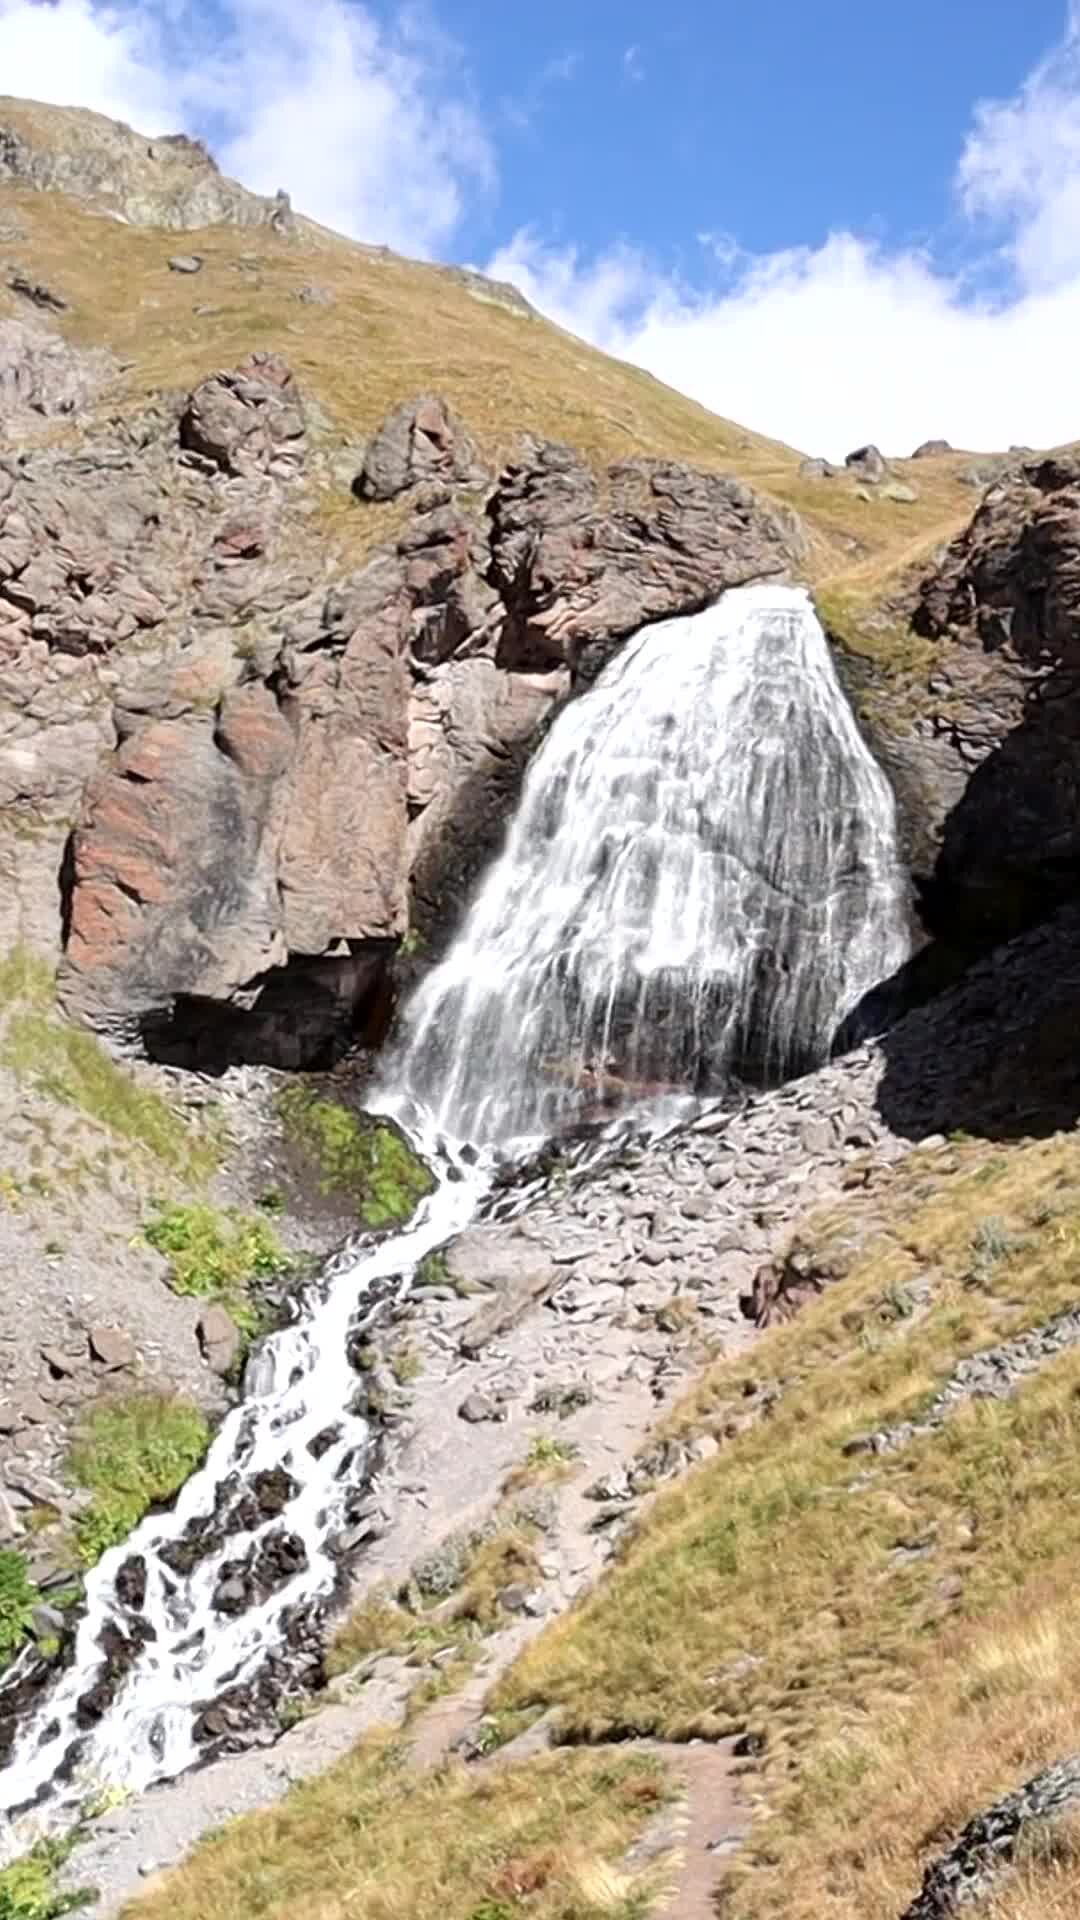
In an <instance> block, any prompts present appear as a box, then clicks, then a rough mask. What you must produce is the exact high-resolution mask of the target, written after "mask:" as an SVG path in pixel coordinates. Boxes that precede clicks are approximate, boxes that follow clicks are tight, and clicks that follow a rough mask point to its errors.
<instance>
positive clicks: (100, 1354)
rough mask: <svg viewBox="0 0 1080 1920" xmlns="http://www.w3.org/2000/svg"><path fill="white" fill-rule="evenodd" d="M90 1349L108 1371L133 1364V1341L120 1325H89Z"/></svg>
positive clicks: (115, 1370)
mask: <svg viewBox="0 0 1080 1920" xmlns="http://www.w3.org/2000/svg"><path fill="white" fill-rule="evenodd" d="M90 1351H91V1352H92V1354H93V1356H94V1359H95V1360H98V1361H100V1363H101V1365H102V1366H103V1367H104V1368H105V1369H106V1371H107V1372H109V1373H116V1372H118V1371H119V1370H120V1368H121V1367H131V1366H134V1364H135V1342H134V1340H133V1339H132V1337H131V1335H130V1333H125V1332H124V1331H123V1329H122V1328H121V1327H91V1329H90Z"/></svg>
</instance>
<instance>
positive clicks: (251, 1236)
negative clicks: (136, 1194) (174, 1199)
mask: <svg viewBox="0 0 1080 1920" xmlns="http://www.w3.org/2000/svg"><path fill="white" fill-rule="evenodd" d="M143 1235H144V1237H145V1239H146V1240H147V1242H148V1244H149V1245H150V1246H152V1247H153V1248H154V1249H155V1250H156V1251H157V1252H158V1253H162V1254H164V1255H165V1256H166V1258H167V1259H168V1261H169V1269H170V1276H169V1277H170V1281H171V1284H172V1286H173V1287H174V1288H175V1290H176V1292H177V1293H184V1294H190V1295H193V1296H194V1297H195V1298H196V1299H199V1300H220V1301H221V1303H222V1305H223V1306H225V1307H227V1308H228V1310H229V1312H230V1313H231V1315H232V1317H233V1319H234V1320H235V1321H236V1324H237V1326H238V1327H239V1328H240V1330H241V1332H242V1333H245V1334H248V1335H251V1334H253V1333H255V1332H257V1330H258V1325H259V1313H258V1308H257V1305H256V1303H255V1302H254V1301H253V1300H252V1298H251V1286H252V1282H253V1281H257V1280H261V1279H270V1278H272V1277H273V1276H274V1275H275V1274H280V1273H286V1272H288V1271H290V1269H291V1268H292V1267H293V1266H294V1265H295V1262H294V1261H293V1259H292V1258H291V1256H290V1255H289V1254H288V1253H286V1251H285V1248H284V1247H283V1246H282V1244H281V1241H280V1240H279V1239H278V1236H277V1234H276V1233H275V1232H274V1229H273V1228H272V1227H271V1226H270V1225H269V1224H268V1223H267V1221H265V1220H260V1219H258V1218H257V1217H256V1216H255V1215H251V1214H244V1213H240V1212H238V1211H236V1210H235V1209H230V1210H229V1211H227V1212H221V1211H220V1210H219V1209H218V1208H216V1207H211V1206H206V1205H204V1204H202V1203H196V1204H192V1205H180V1204H177V1205H175V1206H171V1207H166V1208H164V1209H163V1210H162V1211H161V1212H159V1213H157V1214H156V1215H155V1216H154V1217H153V1218H152V1219H151V1220H148V1221H147V1223H146V1225H145V1227H144V1228H143Z"/></svg>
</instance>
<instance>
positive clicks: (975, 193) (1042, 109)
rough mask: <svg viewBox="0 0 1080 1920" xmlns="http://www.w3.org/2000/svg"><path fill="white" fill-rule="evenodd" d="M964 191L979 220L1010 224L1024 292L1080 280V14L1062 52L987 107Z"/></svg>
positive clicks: (969, 152) (978, 122) (967, 154)
mask: <svg viewBox="0 0 1080 1920" xmlns="http://www.w3.org/2000/svg"><path fill="white" fill-rule="evenodd" d="M958 185H959V189H960V195H961V199H962V202H963V205H964V207H965V209H966V211H967V212H968V213H969V214H971V215H973V216H980V215H981V216H984V217H986V218H988V219H990V220H996V221H998V222H1002V223H1005V224H1006V226H1007V227H1008V228H1011V231H1010V232H1009V233H1008V235H1007V241H1006V244H1007V250H1008V253H1009V255H1010V257H1011V259H1012V261H1013V264H1014V266H1015V268H1016V271H1017V274H1018V276H1019V278H1020V280H1021V281H1022V283H1023V284H1024V285H1025V286H1028V287H1046V286H1057V285H1060V283H1061V281H1062V279H1063V278H1065V277H1066V276H1070V275H1073V274H1075V273H1077V272H1080V7H1077V6H1076V5H1075V4H1073V5H1070V8H1069V13H1068V19H1067V23H1066V29H1065V35H1064V38H1063V40H1062V42H1061V45H1060V46H1059V47H1057V48H1056V49H1055V51H1054V52H1053V53H1052V54H1051V55H1050V56H1049V57H1048V58H1047V59H1046V60H1044V61H1042V62H1041V64H1040V65H1039V66H1038V67H1036V69H1035V71H1034V72H1033V73H1032V74H1031V75H1030V76H1029V78H1028V79H1027V81H1026V82H1025V83H1024V85H1023V87H1022V88H1021V89H1020V92H1019V93H1018V94H1017V95H1016V97H1015V98H1014V99H1012V100H987V101H982V102H980V104H979V105H978V106H977V107H976V109H975V116H974V124H973V126H972V129H971V132H970V134H969V135H968V138H967V141H966V143H965V146H964V151H963V154H962V156H961V160H960V167H959V173H958Z"/></svg>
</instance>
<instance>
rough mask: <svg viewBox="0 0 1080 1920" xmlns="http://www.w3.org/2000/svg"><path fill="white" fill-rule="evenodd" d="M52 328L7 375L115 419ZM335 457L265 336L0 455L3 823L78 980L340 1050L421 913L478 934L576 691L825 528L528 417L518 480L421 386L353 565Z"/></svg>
mask: <svg viewBox="0 0 1080 1920" xmlns="http://www.w3.org/2000/svg"><path fill="white" fill-rule="evenodd" d="M39 325H40V323H33V326H31V325H30V324H28V323H23V322H8V323H5V332H4V334H3V335H2V336H0V352H3V351H4V349H5V345H6V351H7V361H6V369H7V370H6V372H0V378H3V379H5V381H6V385H7V388H8V390H9V391H10V392H11V393H12V394H13V395H14V397H15V400H16V403H17V404H18V405H19V406H21V407H24V408H28V409H31V410H33V409H35V408H36V410H37V411H38V413H39V415H40V414H44V415H48V414H49V413H52V412H57V411H58V412H73V413H75V414H79V413H80V412H81V413H86V411H87V409H88V408H89V406H90V404H91V401H92V398H93V395H94V393H95V391H96V387H95V381H96V380H99V379H100V378H103V377H105V375H106V373H107V369H106V368H103V367H99V366H98V364H97V363H96V362H94V361H93V360H92V359H91V358H90V357H88V356H81V357H80V355H79V354H77V353H76V352H75V351H74V350H73V349H70V348H68V347H67V346H66V343H64V342H63V341H60V340H58V339H56V338H55V337H54V336H51V335H49V334H48V333H47V332H46V331H45V329H44V328H43V327H42V330H41V332H40V333H39V332H36V331H34V328H35V327H37V326H39ZM3 365H4V363H2V362H0V367H2V366H3ZM309 464H310V454H309V447H308V434H307V428H306V423H305V413H304V403H303V397H302V394H301V393H300V391H299V387H298V383H297V381H296V379H295V378H294V375H293V373H292V370H291V369H290V367H289V366H288V365H287V363H286V362H285V361H284V360H282V359H281V358H280V356H278V355H275V354H268V353H256V354H253V355H251V356H250V357H249V358H248V359H247V360H246V361H244V362H242V363H241V364H240V365H239V366H237V367H234V368H227V369H222V370H220V371H219V372H217V373H214V374H212V375H211V376H210V377H208V378H207V379H205V380H203V381H202V382H201V383H200V385H199V386H198V387H196V388H195V390H194V391H193V392H191V393H190V394H186V395H185V394H179V395H164V396H162V397H161V398H160V400H158V401H157V402H156V403H154V404H152V405H151V406H150V407H148V408H147V409H146V411H145V412H144V413H143V414H142V415H141V416H139V417H137V418H126V419H122V420H115V421H113V422H111V423H110V422H106V423H103V424H101V425H98V424H96V423H94V424H89V423H88V424H86V425H84V427H83V432H82V437H81V439H80V441H79V443H78V445H77V448H76V450H75V451H69V450H68V449H67V448H64V447H59V446H48V445H41V446H37V447H35V446H34V444H33V437H32V436H31V437H30V441H29V444H28V445H26V446H25V448H24V450H23V452H22V453H21V454H19V455H18V456H17V457H12V456H7V457H3V458H0V694H2V695H3V698H4V702H5V705H4V710H3V715H2V717H0V826H2V824H3V821H4V819H6V820H7V821H8V822H9V823H11V822H13V821H19V820H22V821H24V822H26V823H28V824H31V825H32V827H33V834H32V836H27V835H26V834H25V833H24V834H21V835H14V836H12V838H11V840H10V841H8V842H7V843H6V845H5V844H4V840H3V834H2V832H0V858H4V857H6V859H7V860H8V862H9V864H10V867H11V871H12V878H13V881H14V884H13V886H12V887H11V888H10V889H9V895H8V906H7V911H6V914H5V913H4V912H3V911H2V910H0V920H4V921H5V922H6V924H4V925H0V942H3V943H4V944H9V943H10V941H11V940H12V939H13V938H18V937H23V938H26V937H30V938H31V939H32V940H33V941H34V942H35V944H39V945H42V946H45V947H48V946H49V945H50V944H54V942H55V932H56V930H58V926H59V921H60V918H61V915H58V913H57V893H58V876H59V898H60V908H61V914H62V919H63V930H64V935H65V952H64V958H63V965H62V969H61V976H60V985H61V993H62V997H63V1000H64V1002H65V1004H66V1006H67V1007H68V1009H69V1010H70V1011H71V1012H72V1013H73V1014H75V1015H76V1016H77V1017H78V1018H80V1019H82V1020H84V1021H88V1022H90V1023H92V1024H94V1025H96V1026H99V1027H103V1028H109V1029H111V1030H112V1031H114V1032H116V1033H117V1034H118V1035H123V1036H125V1037H128V1038H131V1037H136V1036H139V1035H141V1036H143V1037H144V1038H145V1037H147V1036H152V1038H153V1043H154V1045H155V1047H156V1048H157V1049H159V1050H161V1051H163V1052H164V1053H166V1054H167V1055H169V1057H177V1058H181V1057H189V1056H190V1053H191V1051H192V1049H194V1051H195V1054H196V1057H199V1055H200V1046H204V1048H205V1050H206V1051H207V1052H208V1053H210V1054H220V1052H221V1051H222V1050H224V1052H225V1053H226V1054H227V1055H228V1054H232V1055H234V1056H235V1055H237V1054H239V1055H242V1056H244V1057H255V1058H270V1059H274V1060H277V1061H279V1062H280V1063H282V1064H287V1065H300V1064H308V1063H311V1062H313V1061H316V1060H319V1059H321V1058H323V1057H324V1056H325V1055H326V1053H327V1050H328V1049H331V1050H332V1048H333V1046H334V1045H335V1044H336V1042H337V1039H338V1038H339V1037H340V1036H341V1035H342V1034H343V1033H344V1032H346V1031H348V1029H349V1027H350V1026H351V1024H352V1023H353V1021H354V1020H355V1019H357V1018H362V1013H363V1008H364V1007H365V1006H366V1005H369V1006H370V1007H372V1008H374V1007H376V1006H381V1005H382V1004H383V1000H384V998H385V977H386V971H387V966H388V962H389V959H390V957H391V955H392V953H393V951H394V949H395V947H396V946H397V944H398V943H399V942H400V940H401V938H402V936H403V935H404V933H405V931H406V929H407V927H408V926H409V925H410V923H411V924H412V925H414V926H415V927H417V928H418V929H419V931H420V932H421V933H422V934H423V935H424V936H425V938H426V939H427V940H429V941H432V942H436V941H438V940H440V939H441V938H443V937H444V936H445V934H446V933H447V932H448V931H449V930H450V928H451V927H452V925H453V922H454V920H455V919H456V917H457V916H458V914H459V913H460V909H461V906H462V903H463V900H464V897H465V895H466V893H467V891H468V889H469V887H470V886H471V882H472V879H473V877H474V875H475V873H476V870H477V867H478V866H479V864H481V862H482V861H483V860H484V859H485V858H486V857H487V856H488V854H489V853H490V852H491V850H492V848H493V846H494V845H495V844H496V842H497V839H498V837H499V835H500V833H501V831H502V829H503V826H504V823H505V820H506V818H507V815H508V812H509V811H510V809H511V807H512V805H513V801H514V797H515V794H516V789H517V784H518V782H519V780H520V777H521V774H522V771H523V769H524V766H525V763H526V760H527V757H528V754H529V751H530V748H531V745H532V742H533V741H534V739H535V737H536V733H537V729H538V727H539V726H540V725H541V723H542V722H543V720H544V719H545V717H546V716H547V714H548V713H549V712H550V710H551V707H552V705H553V703H554V702H555V701H557V700H558V699H560V698H562V697H565V695H566V694H567V693H568V692H569V691H571V690H572V688H573V687H575V686H577V685H582V684H585V682H586V681H587V680H588V678H589V677H590V675H591V672H592V671H594V670H595V669H596V667H598V666H599V665H600V664H601V663H602V660H603V659H604V658H605V657H606V656H607V654H608V653H609V652H610V651H611V649H612V648H613V647H614V646H615V645H617V643H618V641H619V640H620V639H621V638H622V637H623V636H624V635H625V634H627V633H629V632H631V631H632V630H634V629H635V628H637V627H638V626H640V625H641V624H642V622H643V621H645V620H647V619H650V618H657V617H660V616H662V615H664V614H669V613H677V612H686V611H689V610H691V609H692V608H694V607H698V606H701V605H702V604H704V603H705V602H706V601H707V600H709V599H710V598H712V597H713V596H714V595H715V594H716V593H718V592H719V591H721V589H722V588H723V587H725V586H727V585H731V584H735V583H737V582H741V581H744V580H747V579H750V578H754V577H759V576H762V575H767V574H775V573H776V572H778V571H781V570H783V569H784V568H786V567H789V566H790V565H791V564H792V563H793V561H794V560H795V558H796V556H797V552H798V531H797V526H796V525H795V523H794V522H793V521H790V522H789V521H785V520H783V519H781V518H779V517H777V516H776V515H774V514H771V513H769V512H767V511H766V510H765V509H764V508H763V507H762V506H761V505H760V504H759V503H758V502H757V501H756V500H755V498H754V496H753V495H752V494H751V493H750V492H749V490H748V489H746V488H745V487H742V486H740V485H738V484H737V483H736V482H733V481H730V480H725V479H723V478H722V477H720V476H717V475H711V474H703V473H695V472H694V471H692V470H691V469H689V468H686V467H679V466H675V465H673V464H670V463H666V464H661V463H655V462H653V463H649V462H640V463H631V464H628V465H625V466H622V467H619V468H617V469H613V470H612V472H611V473H610V474H609V475H608V476H607V479H606V481H603V480H600V479H598V478H597V477H596V476H595V475H594V474H593V473H592V472H591V471H590V469H589V468H588V467H587V466H585V464H584V463H583V462H582V461H580V460H579V459H578V458H577V457H576V456H575V455H574V454H573V453H572V452H571V451H570V450H569V449H567V448H564V447H557V446H552V445H548V444H543V443H539V442H531V443H528V444H527V445H526V447H525V451H524V456H523V458H522V459H521V460H519V461H518V462H517V463H516V464H515V465H514V466H513V467H511V468H509V469H508V470H507V471H506V472H505V473H504V474H503V475H502V476H500V477H499V478H497V479H495V480H494V481H493V480H492V477H491V476H490V475H489V474H486V473H485V470H484V469H483V467H482V465H481V464H480V462H479V458H478V455H477V452H476V448H475V446H474V444H473V442H472V441H471V439H470V437H469V434H468V432H467V430H466V428H465V427H464V425H463V424H462V423H461V422H460V421H458V420H457V419H456V418H455V417H454V416H453V415H452V413H451V412H450V411H449V409H448V408H447V407H446V405H445V403H444V402H443V401H442V400H441V399H439V398H438V397H437V396H434V395H430V394H424V395H420V396H419V397H418V398H417V399H416V400H414V401H411V402H409V403H408V404H407V405H406V406H403V407H400V408H398V409H397V410H396V411H395V412H394V414H393V415H391V417H390V418H389V420H388V421H387V422H386V423H385V425H384V427H383V428H382V429H381V430H380V431H379V432H378V433H377V434H376V435H375V437H374V439H373V440H372V442H371V443H370V445H369V447H368V450H367V454H366V456H365V460H364V465H363V469H362V473H361V476H360V482H359V484H358V486H357V488H356V489H355V490H356V491H357V492H358V493H359V495H360V496H361V498H360V499H359V500H358V502H357V505H356V507H355V512H356V513H357V514H358V515H363V514H364V513H365V512H367V511H368V508H367V507H366V505H365V504H364V502H365V501H366V500H367V499H373V500H384V499H387V498H397V497H399V496H405V497H406V499H407V501H408V503H409V505H410V507H411V509H412V511H411V513H410V515H409V518H408V520H407V522H406V524H405V525H404V527H403V529H402V530H401V531H400V533H399V534H398V537H397V539H396V540H395V541H394V543H393V544H392V545H389V546H385V547H383V548H381V549H379V550H377V551H376V552H375V553H374V554H373V555H372V556H371V558H370V559H368V560H367V562H366V563H365V564H363V565H361V566H360V567H359V568H357V569H354V570H353V571H340V572H338V573H336V574H335V573H334V572H333V571H332V570H331V568H329V567H328V564H327V553H326V549H325V548H324V547H323V545H322V544H321V542H320V540H319V536H318V533H317V531H315V530H314V529H313V528H312V527H311V525H310V523H309V519H308V516H306V515H305V514H304V512H303V510H302V508H303V500H304V495H303V491H302V488H303V482H304V478H305V475H306V472H307V469H308V466H309ZM72 817H74V819H75V827H74V831H73V832H72V833H71V834H70V838H69V839H68V842H67V845H66V847H65V845H64V840H63V835H62V833H61V831H60V829H61V823H62V822H63V821H65V819H66V820H68V821H70V819H71V818H72ZM65 831H66V829H65ZM373 1017H374V1016H373ZM380 1017H382V1016H380ZM200 1035H201V1036H202V1039H201V1041H200V1039H199V1036H200ZM170 1048H171V1049H172V1052H171V1053H170Z"/></svg>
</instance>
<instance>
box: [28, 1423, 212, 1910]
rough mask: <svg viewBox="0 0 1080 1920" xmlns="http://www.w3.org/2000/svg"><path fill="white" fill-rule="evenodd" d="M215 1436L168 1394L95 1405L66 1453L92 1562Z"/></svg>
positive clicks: (162, 1496)
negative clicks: (82, 1500) (84, 1500)
mask: <svg viewBox="0 0 1080 1920" xmlns="http://www.w3.org/2000/svg"><path fill="white" fill-rule="evenodd" d="M209 1440H210V1428H209V1426H208V1424H207V1421H206V1417H205V1415H204V1414H203V1413H202V1411H201V1410H200V1408H198V1407H197V1406H195V1405H194V1403H193V1402H192V1401H190V1400H184V1399H181V1398H179V1397H174V1396H171V1395H168V1394H156V1393H139V1394H126V1395H124V1397H123V1398H120V1399H116V1400H109V1401H103V1402H102V1403H101V1404H100V1405H99V1406H97V1407H95V1408H94V1409H93V1410H92V1411H91V1413H90V1414H89V1415H88V1416H87V1418H86V1420H85V1421H84V1423H83V1425H82V1427H81V1429H80V1431H79V1433H78V1434H77V1435H76V1438H75V1441H74V1444H73V1445H72V1448H71V1452H70V1455H69V1458H68V1470H69V1472H70V1474H71V1477H72V1479H73V1480H74V1481H75V1483H76V1485H77V1486H80V1487H84V1488H85V1489H86V1490H87V1492H89V1493H91V1494H92V1495H93V1500H92V1502H91V1504H90V1505H89V1506H88V1507H87V1508H86V1510H85V1512H83V1513H81V1514H80V1515H79V1518H78V1520H77V1521H76V1523H75V1537H76V1540H77V1542H78V1547H79V1552H80V1553H81V1555H82V1558H83V1560H84V1561H85V1562H86V1564H87V1566H93V1565H94V1563H95V1561H97V1560H100V1558H101V1556H102V1554H103V1553H105V1552H106V1551H107V1549H108V1548H109V1547H115V1546H117V1545H118V1544H119V1542H120V1541H121V1540H124V1539H126V1538H127V1535H128V1534H129V1533H130V1532H131V1530H132V1528H133V1527H135V1526H137V1525H138V1523H139V1521H140V1520H141V1519H142V1517H143V1514H144V1513H147V1512H148V1511H149V1509H150V1508H151V1507H153V1506H157V1505H159V1504H160V1503H161V1502H163V1501H166V1500H171V1499H172V1497H173V1495H174V1494H175V1493H177V1492H178V1491H179V1489H180V1488H181V1487H182V1486H183V1484H184V1481H185V1480H186V1479H187V1478H188V1477H189V1475H190V1474H192V1473H194V1471H195V1469H196V1467H198V1466H199V1465H201V1463H202V1459H203V1455H204V1454H205V1452H206V1449H207V1446H208V1444H209ZM0 1920H3V1909H2V1908H0Z"/></svg>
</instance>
